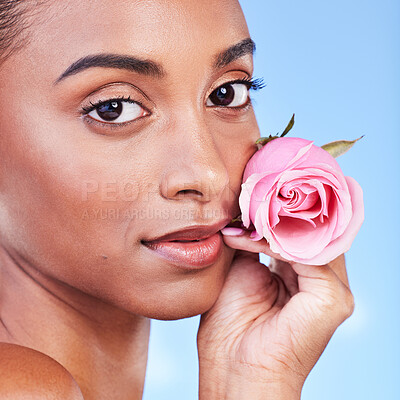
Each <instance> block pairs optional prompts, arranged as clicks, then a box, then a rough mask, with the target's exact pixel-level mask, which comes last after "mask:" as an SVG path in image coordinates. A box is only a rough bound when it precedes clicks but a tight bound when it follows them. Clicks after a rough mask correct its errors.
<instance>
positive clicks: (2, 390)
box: [0, 342, 83, 400]
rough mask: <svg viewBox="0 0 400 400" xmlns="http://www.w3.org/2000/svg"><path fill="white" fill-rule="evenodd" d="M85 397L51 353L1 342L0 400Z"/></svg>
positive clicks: (76, 398) (51, 399) (80, 398)
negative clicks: (50, 355) (49, 354)
mask: <svg viewBox="0 0 400 400" xmlns="http://www.w3.org/2000/svg"><path fill="white" fill-rule="evenodd" d="M28 398H29V399H32V400H36V399H45V400H53V399H54V400H55V399H65V400H83V396H82V393H81V391H80V389H79V387H78V385H77V383H76V382H75V380H74V378H73V377H72V375H71V374H70V373H69V372H68V371H67V370H66V369H65V368H64V367H63V366H62V365H61V364H59V363H58V362H57V361H55V360H54V359H52V358H51V357H49V356H47V355H45V354H43V353H41V352H39V351H36V350H33V349H30V348H28V347H24V346H19V345H16V344H9V343H1V342H0V400H6V399H13V400H22V399H28Z"/></svg>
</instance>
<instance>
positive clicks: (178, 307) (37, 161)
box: [0, 0, 348, 400]
mask: <svg viewBox="0 0 400 400" xmlns="http://www.w3.org/2000/svg"><path fill="white" fill-rule="evenodd" d="M47 5H48V6H49V8H47V9H46V10H41V12H38V13H36V16H35V17H34V18H33V20H32V22H33V23H32V26H31V28H30V42H29V44H28V45H27V46H26V47H25V48H23V49H22V50H21V51H20V52H18V53H16V54H14V55H13V56H12V57H11V58H10V59H8V60H7V61H6V62H5V63H4V64H3V65H1V66H0V108H1V109H2V110H4V112H2V113H1V116H0V160H1V162H0V266H1V272H2V276H1V282H2V289H1V322H2V324H1V325H0V341H3V342H7V343H11V344H18V345H22V346H26V347H29V348H32V349H35V350H37V351H38V352H41V353H44V354H45V355H48V356H50V357H51V358H53V359H54V360H56V361H57V362H58V363H59V364H57V366H56V367H55V366H54V365H52V364H51V363H49V362H48V359H47V358H46V356H44V355H43V356H41V355H40V353H35V352H34V355H32V353H29V354H31V355H29V354H28V353H26V354H25V353H21V352H20V348H18V349H17V348H15V350H13V348H12V347H11V348H10V347H6V348H5V347H0V357H2V359H3V362H2V364H1V366H0V372H1V370H2V369H4V368H6V369H8V368H9V367H10V365H8V364H7V363H6V362H4V360H9V359H16V360H17V367H16V369H11V370H13V371H15V382H16V385H15V390H17V388H18V381H19V379H18V376H20V375H18V374H20V373H21V371H20V370H19V367H18V365H22V364H23V365H24V366H25V367H24V368H27V371H28V372H29V366H30V365H31V366H32V368H33V369H35V370H38V371H42V372H44V373H46V374H48V375H49V376H54V377H55V379H58V377H60V379H59V381H60V382H65V385H62V386H63V387H64V389H65V394H64V397H63V398H66V399H69V398H72V399H76V398H81V395H80V394H71V389H70V388H71V385H72V386H73V385H74V381H73V380H72V383H71V379H72V378H71V375H72V376H73V378H74V379H75V380H76V382H77V383H78V384H79V387H80V389H81V390H82V393H83V396H84V397H85V399H86V400H91V399H96V400H101V399H108V400H109V399H114V398H115V399H121V400H123V399H140V398H141V396H142V391H143V384H144V377H145V371H146V363H147V348H148V338H149V329H150V320H149V318H158V319H177V318H184V317H188V316H193V315H197V314H203V313H205V314H204V318H202V322H201V326H200V330H199V336H198V344H199V357H200V387H201V391H200V397H201V398H204V399H206V398H207V399H208V400H211V399H213V398H215V399H221V398H225V397H224V396H225V394H221V393H218V394H215V393H216V392H215V390H214V386H213V385H215V383H216V382H217V383H219V384H221V379H223V380H224V381H223V382H225V383H226V382H230V383H231V381H232V376H233V375H234V376H235V377H236V378H237V377H238V376H239V377H240V376H241V377H243V380H244V381H245V382H247V383H248V382H252V381H253V380H254V379H256V380H258V379H259V377H260V374H258V373H257V374H255V376H253V375H252V374H250V375H251V376H250V375H249V374H248V369H247V368H246V367H245V369H242V365H243V364H242V363H239V364H237V365H235V366H234V367H233V368H232V369H229V370H227V374H226V376H225V377H223V378H221V377H220V376H219V375H218V374H219V372H218V371H220V369H219V367H220V361H221V360H222V359H224V360H225V361H226V360H231V358H232V354H230V353H229V350H227V351H226V353H225V354H218V356H219V357H221V358H219V360H218V362H215V364H214V365H213V364H212V363H213V360H211V357H210V351H213V350H214V349H215V348H224V349H232V346H231V345H230V340H231V338H237V337H239V336H240V334H241V333H242V332H241V331H240V332H239V331H238V332H235V331H233V332H232V335H231V338H229V337H226V338H225V342H221V341H220V339H219V338H220V334H221V332H224V331H226V329H231V328H232V329H233V330H234V326H233V327H232V326H231V324H230V321H229V320H226V319H224V317H223V315H224V314H226V313H228V314H229V313H230V311H229V310H230V307H231V305H230V304H229V302H227V303H224V298H225V299H226V298H229V296H230V294H231V293H234V292H235V290H236V288H240V287H241V286H240V285H239V284H238V282H237V281H236V280H235V279H232V278H231V277H232V276H233V277H234V276H235V274H239V275H240V274H243V273H244V272H246V271H247V272H246V273H248V274H247V278H249V277H252V280H251V281H250V282H253V284H254V285H255V286H252V288H254V287H256V286H257V287H258V286H259V285H260V282H263V281H260V280H259V279H258V278H259V276H258V275H257V273H255V274H253V273H251V271H253V272H254V271H259V270H260V266H259V265H258V264H259V263H258V261H257V260H258V253H257V252H260V251H268V250H266V249H265V248H264V247H262V248H260V247H257V248H254V247H253V248H252V246H253V244H252V243H253V242H250V240H249V239H248V238H247V239H246V238H236V239H233V240H231V241H230V239H226V240H225V243H226V245H225V246H224V247H223V251H222V253H221V255H220V257H219V259H218V261H217V262H216V263H215V264H214V265H212V266H210V267H208V268H205V269H202V270H198V271H186V270H183V269H180V268H177V267H176V266H174V265H172V264H170V263H168V262H166V261H165V260H163V259H160V258H158V257H156V256H155V255H154V254H153V253H152V252H150V251H149V250H148V249H147V248H145V247H144V246H143V245H142V244H141V240H142V239H146V238H153V237H157V236H160V235H163V234H165V233H168V232H170V231H174V230H179V229H181V228H184V227H186V226H189V225H194V224H202V225H203V224H212V223H215V222H216V221H217V220H219V221H221V220H223V221H226V222H228V221H230V219H231V218H232V217H234V216H236V215H238V214H239V212H240V209H239V205H238V195H239V191H240V184H241V178H242V173H243V170H244V167H245V165H246V163H247V161H248V160H249V158H250V157H251V156H252V154H253V153H254V151H255V150H256V148H255V146H254V142H255V140H256V139H257V138H258V137H259V136H260V133H259V129H258V126H257V122H256V119H255V116H254V112H253V109H252V108H251V107H248V108H247V109H242V110H241V111H240V110H233V109H230V108H229V107H222V108H221V107H211V106H208V105H206V102H207V99H208V97H209V95H210V94H211V93H212V92H213V91H214V90H215V89H216V88H218V87H219V86H221V85H223V84H225V83H226V82H229V81H232V80H235V79H240V78H243V77H245V76H247V77H251V75H252V72H253V63H252V56H251V55H250V54H246V55H244V56H243V57H241V58H239V59H237V60H235V61H233V62H232V63H230V64H229V65H227V66H225V67H223V68H218V69H214V68H213V64H214V62H215V57H216V55H217V54H218V53H220V52H221V51H224V50H226V49H227V48H229V47H230V46H232V45H234V44H236V43H238V42H240V41H242V40H243V39H246V38H248V37H249V36H250V35H249V32H248V29H247V26H246V22H245V20H244V17H243V14H242V11H241V9H240V6H239V4H238V3H237V1H235V0H219V1H215V2H214V1H213V2H209V1H205V0H204V1H200V0H196V1H194V0H185V1H182V0H168V1H167V0H154V1H118V2H115V1H111V0H98V1H96V2H92V1H90V2H89V1H84V2H82V1H79V0H71V1H68V2H57V1H50V2H49V3H48V4H47ZM100 52H109V53H115V54H128V55H135V56H137V57H141V58H144V59H152V60H154V61H156V62H158V63H160V64H162V66H163V69H164V71H165V72H166V74H167V75H166V77H165V78H163V79H161V78H157V77H149V76H147V77H146V76H142V75H140V74H138V73H135V72H132V71H124V70H119V69H115V68H112V69H109V68H107V69H106V68H99V67H98V68H91V69H88V70H86V71H83V72H80V73H78V74H76V75H73V76H70V77H67V78H66V79H65V80H62V81H61V82H59V83H58V84H56V85H54V82H55V80H56V79H57V78H58V77H59V76H60V74H61V73H62V72H63V71H64V70H65V69H66V68H67V67H68V66H69V65H70V64H72V63H73V62H74V61H76V60H77V59H79V58H81V57H84V56H87V55H89V54H96V53H100ZM104 85H108V86H107V87H104ZM101 87H102V89H101V90H100V91H98V92H97V94H96V93H94V91H96V90H98V89H99V88H101ZM99 94H101V95H100V96H99ZM113 96H117V97H120V96H125V97H128V96H130V97H131V99H133V100H136V101H140V102H142V103H143V105H144V106H145V107H146V108H147V109H148V111H149V112H148V114H147V115H145V116H144V117H143V118H141V119H139V120H137V121H135V122H134V123H132V124H129V125H126V126H125V127H121V128H118V129H111V128H110V126H109V125H107V126H100V125H94V124H89V123H88V122H87V121H88V117H87V118H86V119H82V117H81V115H80V113H79V111H80V109H81V107H82V106H84V107H88V106H89V105H90V101H91V102H96V101H97V100H100V99H101V100H106V99H110V98H113ZM99 97H100V98H99ZM126 188H128V191H129V190H133V197H129V195H131V196H132V193H128V194H127V193H126V192H125V191H124V189H126ZM128 197H129V198H128ZM132 198H133V199H132ZM154 210H159V211H160V212H161V216H160V214H158V216H157V215H155V214H154ZM132 216H133V217H132ZM243 240H246V242H243ZM260 244H261V243H260ZM235 248H244V249H247V250H248V251H246V252H244V253H243V252H237V255H242V256H241V257H236V258H234V256H235V252H236V251H235V250H234V249H235ZM252 251H255V252H256V253H254V254H252V253H251V252H252ZM243 254H244V256H243ZM256 258H257V260H256ZM232 260H234V261H233V263H232ZM243 264H245V267H244V268H238V266H243ZM285 265H286V266H287V264H285ZM327 268H330V267H327ZM332 270H333V269H332ZM263 271H264V272H262V274H268V272H267V271H269V270H268V269H267V268H265V266H263ZM228 272H229V275H228V276H227V274H228ZM336 272H338V275H339V276H341V278H342V279H344V277H345V276H346V275H345V267H344V262H343V261H342V262H341V263H340V266H339V267H338V268H337V269H336ZM273 276H275V275H273ZM226 277H227V279H226V282H225V278H226ZM253 278H254V279H253ZM337 280H338V282H339V278H337ZM242 281H243V279H242ZM224 282H225V286H224ZM232 282H233V283H232ZM235 282H236V283H235ZM338 282H336V281H335V284H336V287H338ZM235 285H237V286H235ZM250 286H251V285H250ZM270 289H271V288H270V287H268V285H265V286H263V289H262V290H264V291H267V292H268V293H270V298H271V299H273V298H274V296H277V291H276V290H275V291H274V292H271V290H270ZM257 290H258V289H257ZM220 294H221V296H220ZM341 295H343V293H341V292H340V293H338V297H339V296H341ZM346 295H348V293H346ZM217 299H218V301H217ZM213 305H214V306H213ZM241 305H242V306H243V307H241V312H242V316H246V315H249V313H250V312H252V314H251V315H253V316H254V307H253V309H250V308H248V306H247V305H246V304H245V303H243V304H241ZM221 307H222V308H221ZM239 308H240V307H239ZM221 309H222V310H223V312H222V318H221V313H220V312H221ZM207 311H208V313H206V312H207ZM257 312H258V313H260V314H262V313H263V312H264V306H263V305H260V307H259V309H258V310H256V313H257ZM299 312H300V311H299ZM333 314H334V313H333V312H332V315H333ZM206 316H208V317H207V318H206ZM325 317H326V316H325ZM326 318H327V317H326ZM339 319H340V318H339ZM339 319H338V318H336V314H335V318H332V322H331V324H330V325H329V327H327V329H325V330H324V331H321V332H320V334H321V335H323V337H324V340H323V341H324V343H325V342H326V343H327V341H328V340H329V338H330V336H331V334H332V333H333V331H334V329H333V328H332V327H333V326H334V328H336V326H337V325H338V324H339V322H338V321H339ZM207 321H212V323H209V322H207ZM283 329H284V327H282V332H284V331H283ZM279 332H280V331H279ZM204 337H209V338H212V337H216V340H215V341H214V343H211V342H210V341H208V342H207V345H205V341H204V340H203V339H202V338H204ZM252 343H253V342H252ZM252 346H255V347H253V348H249V349H247V351H244V352H242V353H241V355H240V356H241V357H244V359H245V360H246V359H247V358H248V357H249V358H248V359H249V360H250V359H251V354H252V353H253V352H254V351H257V350H256V346H258V343H257V342H254V343H253V344H252ZM322 350H323V349H322ZM32 351H33V350H32ZM274 351H286V352H287V353H288V354H287V357H290V355H291V353H292V352H293V351H294V350H293V349H291V348H285V349H283V348H275V349H274ZM312 351H313V350H312ZM320 352H321V348H320V347H318V348H317V349H315V351H314V353H315V354H313V357H312V359H313V360H314V359H315V361H316V359H318V356H319V354H320ZM2 355H3V356H4V357H3V356H2ZM42 357H43V359H42ZM18 360H19V361H18ZM203 360H205V361H203ZM214 361H215V360H214ZM225 361H224V363H225ZM18 362H19V364H18ZM225 364H226V363H225ZM228 364H229V363H228ZM61 366H62V367H61ZM264 367H265V365H264V362H263V360H261V362H260V365H259V368H257V370H262V371H264V375H263V376H262V378H261V379H260V382H261V383H264V382H265V381H268V380H269V379H268V377H269V374H270V372H271V371H269V370H268V369H264ZM267 367H269V366H267ZM62 368H64V369H65V370H64V371H63V369H62ZM229 368H231V365H230V366H229ZM24 371H25V370H23V371H22V373H23V374H24V376H33V375H30V373H27V372H26V371H25V372H24ZM232 371H233V375H232V374H231V372H232ZM272 372H273V371H272ZM40 373H41V372H40ZM70 374H71V375H70ZM213 374H215V376H213ZM273 375H274V376H278V377H279V379H280V378H281V377H282V371H277V372H276V374H273ZM248 377H249V378H250V379H247V378H248ZM236 378H235V379H236ZM284 378H285V379H280V381H282V382H285V384H286V383H288V382H289V381H290V379H292V375H290V374H289V376H288V377H284ZM28 381H29V380H28ZM7 382H8V383H10V382H12V379H11V380H10V379H9V377H8V380H7ZM223 382H222V383H223ZM237 382H240V379H237ZM241 383H244V382H241ZM29 384H32V385H33V386H32V388H33V389H32V390H35V389H34V388H35V387H36V390H37V391H36V392H35V393H36V394H37V393H39V392H40V390H42V389H43V385H42V382H41V381H40V379H38V378H37V377H34V378H32V379H31V380H30V381H29ZM298 384H299V381H296V382H294V383H290V385H293V387H296V389H297V386H298ZM35 385H36V386H35ZM0 386H1V385H0ZM219 386H220V387H224V385H219ZM231 388H234V385H231ZM243 388H244V389H243ZM272 389H273V388H272V387H271V391H270V394H271V396H273V391H272ZM241 390H246V387H245V385H244V386H243V385H242V386H241ZM251 390H253V394H254V397H252V398H258V397H257V396H258V394H256V393H254V390H256V385H253V389H251ZM213 393H214V394H213ZM238 393H239V392H236V394H235V393H232V392H231V393H230V394H229V396H228V397H226V398H229V399H233V398H240V393H239V395H238ZM260 393H265V388H264V387H262V385H261V386H260ZM2 394H3V393H1V392H0V395H2ZM51 396H52V394H51V393H49V394H48V398H52V397H51ZM213 396H214V397H213ZM221 396H222V397H221ZM235 396H236V397H235ZM237 396H239V397H237ZM260 396H262V394H260ZM0 398H1V397H0ZM17 398H18V397H15V399H17ZM21 398H23V397H21ZM44 398H45V397H44ZM259 398H262V397H259ZM273 398H274V399H278V398H279V397H278V396H275V397H273ZM282 398H284V397H282Z"/></svg>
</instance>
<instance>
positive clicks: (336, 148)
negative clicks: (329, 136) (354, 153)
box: [321, 135, 364, 158]
mask: <svg viewBox="0 0 400 400" xmlns="http://www.w3.org/2000/svg"><path fill="white" fill-rule="evenodd" d="M363 137H364V135H363V136H361V137H359V138H358V139H355V140H336V141H335V142H330V143H327V144H324V145H323V146H321V148H322V149H324V150H325V151H327V152H328V153H329V154H330V155H331V156H332V157H335V158H336V157H339V156H341V155H342V154H344V153H346V151H348V150H350V149H351V148H352V147H353V145H354V143H356V142H358V141H359V140H360V139H362V138H363Z"/></svg>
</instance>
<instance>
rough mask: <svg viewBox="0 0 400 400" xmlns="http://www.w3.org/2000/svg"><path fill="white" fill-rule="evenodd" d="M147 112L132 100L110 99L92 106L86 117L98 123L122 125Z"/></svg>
mask: <svg viewBox="0 0 400 400" xmlns="http://www.w3.org/2000/svg"><path fill="white" fill-rule="evenodd" d="M147 114H148V113H147V111H146V110H145V109H144V108H143V107H142V106H141V105H140V104H139V103H137V102H135V101H132V100H119V99H112V100H107V101H103V102H101V103H99V104H97V105H95V106H94V108H93V109H92V110H91V111H90V112H88V113H87V116H88V117H89V118H91V119H94V120H96V121H98V122H104V123H111V124H112V123H124V122H130V121H133V120H135V119H137V118H140V117H143V116H145V115H147Z"/></svg>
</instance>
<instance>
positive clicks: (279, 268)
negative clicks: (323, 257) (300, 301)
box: [269, 258, 299, 297]
mask: <svg viewBox="0 0 400 400" xmlns="http://www.w3.org/2000/svg"><path fill="white" fill-rule="evenodd" d="M269 269H270V270H271V272H273V273H274V274H276V275H279V277H280V278H281V279H282V280H283V282H284V283H285V286H286V288H287V290H288V291H289V294H290V296H291V297H293V296H294V295H295V294H297V293H298V292H299V284H298V275H297V273H296V272H295V271H294V269H293V268H292V266H291V265H290V264H289V263H287V262H285V261H282V260H277V259H275V258H271V262H270V265H269Z"/></svg>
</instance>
